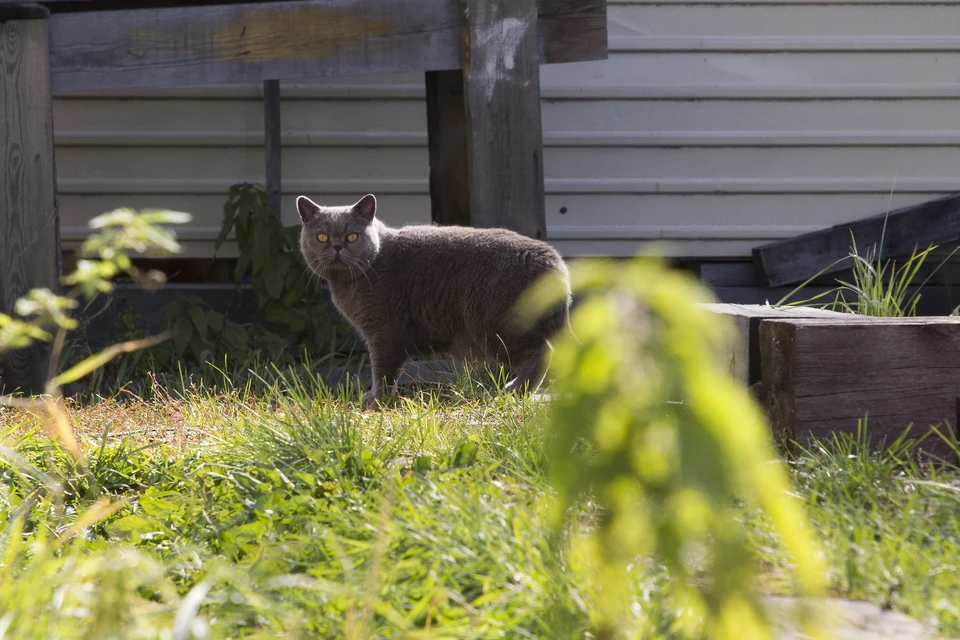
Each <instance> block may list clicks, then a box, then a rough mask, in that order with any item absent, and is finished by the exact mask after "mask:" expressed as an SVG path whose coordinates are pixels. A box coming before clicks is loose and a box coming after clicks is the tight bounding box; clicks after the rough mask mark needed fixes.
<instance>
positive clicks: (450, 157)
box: [426, 69, 470, 226]
mask: <svg viewBox="0 0 960 640" xmlns="http://www.w3.org/2000/svg"><path fill="white" fill-rule="evenodd" d="M426 85H427V138H428V146H429V150H430V204H431V207H430V209H431V219H432V220H433V222H435V223H437V224H445V225H449V224H453V225H460V226H469V225H470V189H469V187H468V181H467V166H468V165H467V145H466V140H467V112H466V103H465V102H464V99H463V71H461V70H459V69H454V70H451V71H428V72H427V73H426Z"/></svg>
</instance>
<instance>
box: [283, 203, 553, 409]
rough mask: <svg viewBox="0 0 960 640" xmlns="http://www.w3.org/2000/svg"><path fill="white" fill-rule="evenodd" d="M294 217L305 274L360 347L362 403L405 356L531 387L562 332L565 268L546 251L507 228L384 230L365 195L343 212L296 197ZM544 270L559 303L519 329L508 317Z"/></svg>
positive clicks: (389, 388)
mask: <svg viewBox="0 0 960 640" xmlns="http://www.w3.org/2000/svg"><path fill="white" fill-rule="evenodd" d="M297 210H298V213H299V214H300V219H301V220H302V221H303V231H302V232H301V235H300V249H301V251H302V252H303V256H304V258H305V260H306V262H307V265H308V267H309V268H310V270H311V271H313V272H314V273H315V274H317V275H318V276H321V277H323V278H325V279H326V280H327V281H328V283H329V284H330V291H331V294H332V299H333V302H334V304H335V305H336V306H337V309H339V310H340V312H341V313H343V315H344V316H345V317H346V318H347V319H348V320H349V321H350V323H351V324H352V325H353V326H354V327H355V328H356V329H357V331H358V332H359V333H360V335H361V336H363V339H364V341H365V342H366V344H367V349H368V350H369V353H370V362H371V366H372V368H373V388H372V389H371V391H370V392H369V393H368V394H367V395H366V396H365V401H368V402H369V401H371V400H374V399H377V398H380V397H381V396H382V395H384V393H391V394H392V393H394V392H395V390H396V379H397V375H398V372H399V371H400V368H401V367H402V366H403V363H404V361H405V360H406V359H407V358H408V357H415V356H425V355H431V354H448V355H452V356H454V357H458V358H465V359H468V360H474V361H477V360H479V361H483V362H487V363H490V364H501V365H503V366H504V367H505V368H506V369H507V371H508V372H509V374H510V378H511V379H510V383H509V385H508V387H509V388H510V389H518V390H521V391H526V390H528V389H529V390H533V389H536V388H537V387H538V386H539V385H540V383H541V381H542V380H543V376H544V373H545V357H546V355H547V353H548V351H549V350H550V343H549V340H550V338H551V337H552V336H553V335H554V334H556V333H557V332H558V331H559V330H560V329H562V328H563V327H564V326H566V324H567V321H568V314H569V306H570V296H569V282H568V277H567V268H566V265H565V264H564V262H563V259H562V258H561V257H560V255H559V254H558V253H557V252H556V251H555V250H554V249H553V248H552V247H550V245H548V244H546V243H545V242H541V241H539V240H533V239H531V238H527V237H525V236H522V235H520V234H517V233H514V232H513V231H508V230H506V229H474V228H470V227H433V226H407V227H401V228H399V229H396V228H391V227H388V226H387V225H385V224H383V223H382V222H380V220H378V219H377V218H376V215H375V214H376V198H374V197H373V196H372V195H367V196H364V197H363V198H362V199H361V200H360V201H359V202H357V203H356V204H355V205H353V206H346V207H321V206H319V205H317V204H316V203H314V202H313V201H311V200H310V199H309V198H307V197H305V196H300V197H299V198H297ZM319 233H325V234H327V236H329V239H328V240H327V241H326V242H322V241H320V240H318V239H317V234H319ZM353 233H356V234H357V236H358V237H357V239H356V240H355V241H353V242H349V241H348V240H347V237H348V236H349V235H350V234H353ZM338 246H339V251H338V250H337V248H336V247H338ZM551 273H552V274H554V275H557V276H559V277H560V278H561V279H562V281H563V283H564V286H565V287H566V289H567V299H566V301H565V302H564V304H563V305H561V306H560V307H558V308H557V309H555V310H554V311H552V312H550V313H549V314H547V315H546V316H544V317H543V318H542V319H541V320H540V321H539V322H538V323H537V324H536V325H534V326H533V328H529V327H525V328H523V329H521V328H520V327H519V326H518V324H517V323H516V322H515V317H514V316H513V314H512V311H513V309H514V306H515V304H516V302H517V300H518V299H519V297H520V295H521V294H522V293H523V292H524V291H525V290H526V289H527V287H528V286H530V285H531V284H532V283H533V282H534V281H536V280H537V279H538V278H540V277H541V276H543V275H546V274H551Z"/></svg>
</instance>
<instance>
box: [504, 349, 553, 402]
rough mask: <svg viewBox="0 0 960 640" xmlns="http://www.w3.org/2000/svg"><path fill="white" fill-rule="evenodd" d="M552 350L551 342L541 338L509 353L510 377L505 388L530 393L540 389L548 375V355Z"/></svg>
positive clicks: (510, 390) (508, 366)
mask: <svg viewBox="0 0 960 640" xmlns="http://www.w3.org/2000/svg"><path fill="white" fill-rule="evenodd" d="M551 352H552V348H551V347H550V343H549V342H547V341H546V340H539V341H536V342H533V343H530V344H527V345H524V346H523V347H520V348H516V349H514V350H513V352H512V353H508V354H507V355H508V361H509V363H508V364H507V368H508V371H509V372H510V379H509V380H508V382H507V384H506V386H505V387H504V390H505V391H509V392H516V393H520V394H528V393H534V392H535V391H536V390H537V389H539V388H540V385H541V384H542V383H543V379H544V378H545V377H546V375H547V356H548V355H549V354H550V353H551ZM505 364H506V363H505Z"/></svg>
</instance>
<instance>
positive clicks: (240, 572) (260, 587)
mask: <svg viewBox="0 0 960 640" xmlns="http://www.w3.org/2000/svg"><path fill="white" fill-rule="evenodd" d="M318 389H319V385H317V384H316V383H315V381H307V382H306V383H303V384H301V383H286V384H276V385H271V386H261V387H260V388H255V385H247V386H246V387H244V388H243V389H238V390H235V391H234V392H233V393H230V394H222V395H211V394H207V393H204V392H200V391H192V392H185V393H183V394H182V395H179V396H176V397H163V394H160V393H158V394H155V395H154V397H153V398H152V399H151V400H150V401H146V402H144V401H139V400H133V399H131V400H126V401H120V402H118V401H102V402H100V403H95V404H91V405H89V406H84V407H78V408H76V410H75V411H74V416H75V419H76V421H77V427H78V431H79V432H80V433H81V434H82V436H83V439H84V442H85V445H86V450H87V456H88V457H87V463H86V465H85V467H82V466H81V467H78V466H77V465H75V464H74V463H73V462H72V460H71V458H70V457H69V456H68V455H67V454H66V453H65V452H63V451H62V450H60V449H59V448H58V447H57V446H56V445H54V444H53V443H52V441H50V440H49V439H48V438H46V437H45V436H44V435H43V434H42V433H41V432H39V431H38V428H37V426H36V419H35V418H32V417H31V416H30V415H29V414H26V413H23V412H20V411H16V410H10V409H6V410H4V411H3V412H0V436H2V435H4V434H5V435H6V439H5V445H6V448H5V449H2V450H0V460H2V461H0V518H2V519H3V521H4V522H5V523H6V524H5V525H0V526H2V527H3V528H2V529H0V637H4V638H46V637H57V638H93V637H96V638H110V637H115V638H139V637H144V638H160V637H174V638H187V637H211V638H226V637H232V638H239V637H271V638H272V637H288V638H312V637H320V638H327V637H331V638H332V637H349V638H366V637H426V636H430V637H467V638H488V637H507V638H523V637H542V638H562V637H583V630H584V629H585V628H587V627H588V626H589V622H590V619H591V613H592V612H593V611H595V609H596V606H595V605H596V602H597V599H598V598H599V597H601V596H600V595H599V594H597V593H595V592H594V590H593V589H592V587H591V586H590V585H591V584H593V583H592V582H590V581H589V580H588V575H589V572H590V567H589V566H588V564H587V563H586V562H585V560H584V559H583V558H581V557H579V556H577V555H576V554H574V553H571V552H569V551H568V550H569V549H570V547H569V546H568V545H565V544H561V541H558V540H557V539H556V538H555V536H553V534H552V531H551V530H550V529H549V527H548V526H547V525H546V524H545V522H546V520H547V519H546V518H545V517H544V516H545V510H546V509H547V508H548V504H547V500H548V498H549V497H550V491H549V489H548V483H547V478H548V476H547V474H548V471H549V461H548V457H547V454H546V445H545V440H546V438H545V437H544V436H546V435H548V434H545V433H544V431H543V430H544V429H545V428H547V426H546V425H547V424H548V422H547V421H546V420H545V415H546V409H547V407H546V406H545V404H544V403H542V402H538V401H520V400H517V399H516V398H513V397H503V396H496V395H492V394H490V393H488V392H487V391H486V389H485V388H484V385H483V384H480V383H478V382H476V381H474V382H472V383H465V384H463V385H461V386H460V388H458V389H457V390H456V391H455V392H454V393H452V394H451V393H446V394H445V396H451V395H452V396H453V397H452V398H451V397H441V396H440V395H438V394H436V393H431V392H426V393H422V394H418V395H415V396H413V397H408V398H406V399H404V400H401V401H400V402H399V403H398V404H397V406H395V407H393V408H391V409H389V410H387V411H384V412H382V413H361V412H360V411H359V410H358V409H357V408H356V406H355V404H350V403H348V402H346V401H345V399H344V398H342V397H338V396H335V395H331V394H330V393H329V392H325V391H321V390H318ZM910 454H911V450H910V445H903V446H900V447H898V448H896V449H894V450H893V451H892V452H890V453H887V454H885V455H879V454H871V453H869V452H868V451H866V450H864V449H863V448H862V447H860V446H859V443H858V441H857V440H856V439H853V438H838V439H837V440H836V441H834V442H831V443H827V444H823V445H819V446H816V447H811V448H809V449H808V450H807V451H805V452H803V453H802V454H801V455H799V456H797V457H796V459H794V460H792V461H791V464H790V469H791V470H792V475H793V479H794V481H795V483H796V487H797V491H798V492H799V494H800V495H801V496H802V497H803V498H804V500H805V504H806V508H807V514H808V517H809V518H810V519H811V520H812V522H813V523H814V525H815V529H816V530H817V531H818V532H819V535H820V539H821V541H822V544H823V549H824V553H825V555H826V558H827V559H828V564H829V567H830V583H831V588H832V590H833V591H834V593H835V594H837V595H841V596H848V597H852V598H858V599H865V600H870V601H873V602H876V603H878V604H882V605H885V606H890V607H892V608H894V609H897V610H901V611H904V612H906V613H909V614H911V615H913V616H916V617H918V618H920V619H923V620H927V621H932V622H933V623H934V624H935V625H937V626H938V627H939V629H940V630H941V632H943V633H945V634H954V635H960V609H958V607H960V572H958V571H957V570H956V567H957V566H960V547H958V541H960V530H958V528H960V524H958V523H960V471H958V470H957V469H956V468H953V467H939V468H934V467H929V466H921V465H919V464H918V463H916V462H915V461H914V458H913V457H912V456H911V455H910ZM103 496H108V497H110V498H111V499H113V500H114V501H115V502H116V505H117V509H116V511H115V512H114V513H112V514H110V515H108V516H107V517H106V518H104V519H102V520H100V521H99V522H96V523H95V524H92V525H90V526H83V525H84V524H85V523H84V522H81V523H80V525H78V526H76V527H75V530H74V531H73V532H74V533H76V534H77V535H76V536H75V537H72V539H70V540H69V541H68V542H65V543H61V542H59V540H61V539H64V538H70V532H71V529H70V526H71V523H75V522H76V521H77V520H78V518H83V514H84V513H89V509H90V505H97V504H99V503H96V502H95V501H96V500H98V499H100V498H102V497H103ZM94 508H97V507H96V506H95V507H94ZM593 515H595V514H594V513H593V512H592V510H591V509H590V507H589V505H585V506H584V510H583V516H582V517H581V519H580V522H581V527H584V528H589V526H590V525H589V523H590V521H591V518H592V517H593ZM92 520H93V519H91V521H92ZM86 524H90V523H86ZM743 525H744V527H745V528H746V530H747V531H748V533H749V537H750V541H751V545H752V546H753V548H754V550H755V551H756V552H757V554H758V556H759V557H760V559H761V561H762V567H763V582H764V585H765V588H766V590H767V591H768V592H771V593H774V592H789V589H790V586H789V585H790V583H789V582H788V581H785V580H783V579H782V578H783V576H785V575H786V573H787V568H788V566H787V561H786V560H785V559H784V558H783V557H782V554H780V553H779V550H778V543H777V540H776V538H775V537H774V536H773V535H772V534H771V533H770V530H769V528H768V527H767V524H766V522H765V520H764V517H763V515H762V514H760V513H757V512H753V511H744V512H743ZM21 529H22V530H21ZM568 535H571V536H577V535H580V533H579V529H574V530H572V531H570V532H569V533H568ZM21 539H22V540H25V541H26V542H25V543H23V544H21V543H20V542H19V541H20V540H21ZM61 545H62V546H61ZM632 572H633V575H632V579H633V586H634V589H633V594H634V595H633V597H632V601H633V602H632V606H631V610H632V611H633V612H634V615H635V622H636V623H637V625H638V626H639V627H640V628H641V629H643V630H644V634H643V636H644V637H655V636H657V635H662V634H665V633H666V632H667V629H668V628H669V625H670V624H671V622H672V621H673V620H674V612H673V609H672V606H671V600H670V597H669V594H665V593H664V585H665V584H666V581H665V580H664V579H663V578H664V576H663V572H662V569H661V568H660V567H658V566H657V565H656V564H655V563H638V564H636V565H635V566H634V567H633V568H632ZM190 634H193V635H190Z"/></svg>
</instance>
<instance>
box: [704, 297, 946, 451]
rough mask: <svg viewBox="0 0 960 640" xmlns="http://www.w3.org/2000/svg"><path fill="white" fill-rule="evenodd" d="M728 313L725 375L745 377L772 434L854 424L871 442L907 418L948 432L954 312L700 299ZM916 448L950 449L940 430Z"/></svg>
mask: <svg viewBox="0 0 960 640" xmlns="http://www.w3.org/2000/svg"><path fill="white" fill-rule="evenodd" d="M707 308H708V309H709V310H711V311H713V312H716V313H719V314H723V315H725V316H728V317H730V318H731V319H732V320H733V322H734V325H735V326H736V328H737V332H738V339H737V341H736V344H735V345H734V347H733V350H732V353H731V367H732V371H733V373H734V375H735V376H736V377H737V379H739V380H740V381H742V382H743V383H744V384H747V385H750V386H751V388H752V389H753V390H754V391H755V393H756V395H757V397H758V398H759V399H760V401H761V403H762V404H763V406H764V408H765V409H766V411H767V414H768V416H769V419H770V422H771V426H772V428H773V430H774V432H775V434H776V436H777V437H778V439H780V440H782V441H786V442H799V443H801V444H803V443H804V442H806V441H809V440H810V438H811V437H816V438H818V439H825V438H829V437H830V436H831V434H832V433H835V432H846V433H856V431H857V429H858V422H859V421H862V420H866V424H867V428H868V434H869V436H870V439H871V441H873V442H882V441H885V442H888V443H889V442H891V441H893V440H894V439H896V438H897V437H899V436H900V435H901V434H902V433H903V432H904V431H905V430H906V429H907V427H909V426H911V425H912V429H911V436H913V437H919V436H921V435H923V434H925V433H927V431H928V430H929V427H931V426H937V427H938V428H939V429H940V430H941V431H942V432H943V433H945V434H946V433H953V432H954V430H955V428H956V424H957V421H958V402H960V318H957V317H946V316H936V317H921V318H871V317H864V316H854V315H851V314H841V313H833V312H826V311H819V310H815V309H799V308H791V309H774V308H772V307H766V306H760V305H708V306H707ZM924 449H925V450H928V451H930V452H935V453H937V454H938V455H945V456H949V457H951V458H952V457H954V456H953V455H952V452H951V449H950V448H949V447H947V446H946V445H945V444H944V443H943V442H942V441H941V440H940V439H935V438H931V439H930V440H929V441H928V442H927V443H925V446H924Z"/></svg>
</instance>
